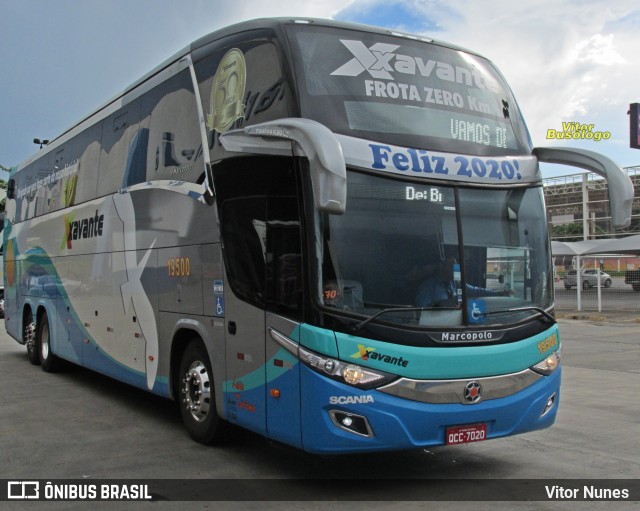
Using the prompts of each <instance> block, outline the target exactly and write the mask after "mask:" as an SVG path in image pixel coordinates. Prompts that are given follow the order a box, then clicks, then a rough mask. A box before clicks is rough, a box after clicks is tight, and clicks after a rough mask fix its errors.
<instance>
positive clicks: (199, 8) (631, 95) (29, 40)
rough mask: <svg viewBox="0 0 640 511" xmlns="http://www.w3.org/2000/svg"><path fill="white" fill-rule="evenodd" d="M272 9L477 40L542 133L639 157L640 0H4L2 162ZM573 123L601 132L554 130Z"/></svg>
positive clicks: (0, 13)
mask: <svg viewBox="0 0 640 511" xmlns="http://www.w3.org/2000/svg"><path fill="white" fill-rule="evenodd" d="M271 16H286V17H293V18H302V17H316V18H331V19H336V20H342V21H355V22H360V23H367V24H370V25H376V26H380V27H384V28H391V29H395V30H402V31H405V32H410V33H413V34H419V35H426V36H429V37H431V38H434V39H439V40H441V41H446V42H450V43H453V44H456V45H458V46H462V47H466V48H469V49H472V50H474V51H475V52H477V53H480V54H482V55H484V56H485V57H487V58H489V59H490V60H491V61H493V62H494V63H495V64H496V65H497V66H498V68H499V69H500V70H501V72H502V74H503V75H504V76H505V78H506V80H507V82H508V83H509V84H510V86H511V88H512V90H513V92H514V94H515V96H516V98H517V100H518V103H519V105H520V108H521V110H522V112H523V114H524V117H525V120H526V121H527V124H528V126H529V130H530V132H531V136H532V139H533V142H534V145H535V146H558V145H560V146H573V147H580V148H584V149H590V150H593V151H598V152H600V153H602V154H604V155H606V156H608V157H609V158H611V159H613V160H614V161H616V162H617V163H618V164H620V165H621V166H633V165H640V150H638V149H631V148H629V117H628V114H627V111H628V109H629V104H630V103H635V102H640V65H639V64H640V59H639V58H638V57H637V55H639V50H638V49H639V48H640V30H638V29H637V28H638V27H639V26H640V5H639V4H638V2H637V0H536V1H533V0H520V1H518V2H514V1H512V0H482V1H480V0H305V1H304V2H297V3H296V4H295V5H291V4H289V5H287V2H283V1H282V0H180V1H175V0H0V64H1V69H2V71H1V74H0V135H1V136H0V164H1V165H3V166H5V167H10V166H13V165H17V164H19V163H20V162H21V161H23V160H25V159H26V158H28V157H29V156H31V155H32V154H33V153H34V152H36V151H38V146H36V145H34V143H33V139H34V138H40V139H52V138H55V136H57V135H58V134H60V133H61V132H63V131H64V130H66V129H67V128H69V127H70V126H72V125H73V124H75V123H76V122H77V121H78V120H80V119H81V118H82V117H84V116H85V115H86V114H88V113H90V112H92V111H93V110H95V109H96V108H97V107H99V106H101V105H103V104H104V103H106V101H107V100H109V99H110V98H112V97H114V96H115V95H116V94H117V93H119V92H120V91H121V90H123V89H124V88H126V87H127V86H128V85H129V84H131V83H132V82H134V81H136V80H137V79H138V78H139V77H141V76H142V75H143V74H145V73H147V72H148V71H150V70H151V69H153V68H154V67H155V66H157V65H158V64H160V63H161V62H163V61H164V60H166V59H167V58H169V57H170V56H171V55H173V54H174V53H176V52H177V51H179V50H181V49H182V48H184V47H186V46H187V45H188V44H189V43H191V42H192V41H194V40H196V39H197V38H199V37H201V36H203V35H205V34H207V33H209V32H212V31H214V30H216V29H218V28H221V27H224V26H227V25H229V24H232V23H236V22H240V21H244V20H249V19H253V18H260V17H271ZM567 122H577V123H581V124H586V125H593V127H592V128H591V131H592V132H593V133H598V132H601V133H602V137H603V139H601V140H600V141H598V142H596V141H594V140H572V141H570V142H568V141H564V140H562V141H558V140H554V139H548V138H547V135H548V130H554V131H556V130H557V131H562V130H563V123H567ZM607 134H609V137H608V139H606V140H605V139H604V137H606V136H607ZM596 136H597V135H596ZM594 138H595V137H594ZM542 172H543V176H544V177H552V176H556V175H565V174H572V173H577V172H579V169H575V168H570V167H560V166H556V165H544V166H543V167H542Z"/></svg>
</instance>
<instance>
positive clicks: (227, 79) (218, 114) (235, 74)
mask: <svg viewBox="0 0 640 511" xmlns="http://www.w3.org/2000/svg"><path fill="white" fill-rule="evenodd" d="M246 81H247V65H246V62H245V60H244V55H243V54H242V52H241V51H240V50H238V49H237V48H234V49H233V50H229V51H228V52H227V54H226V55H225V56H224V57H223V58H222V60H221V61H220V64H218V69H217V70H216V74H215V76H214V77H213V85H212V86H211V104H210V107H209V108H210V112H209V115H208V116H207V126H209V129H210V130H211V131H217V132H218V133H224V132H225V131H228V130H229V128H231V125H232V124H233V123H234V122H235V121H236V120H238V119H240V118H242V117H244V108H245V106H244V105H243V104H242V98H243V97H244V89H245V85H246Z"/></svg>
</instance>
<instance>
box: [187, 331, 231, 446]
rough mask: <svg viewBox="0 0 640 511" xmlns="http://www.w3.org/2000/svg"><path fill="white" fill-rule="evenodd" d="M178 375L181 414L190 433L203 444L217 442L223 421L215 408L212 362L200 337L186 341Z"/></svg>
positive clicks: (220, 435)
mask: <svg viewBox="0 0 640 511" xmlns="http://www.w3.org/2000/svg"><path fill="white" fill-rule="evenodd" d="M179 374H180V381H179V389H180V391H179V393H178V400H179V404H180V414H181V415H182V422H183V423H184V426H185V428H186V429H187V431H188V432H189V435H190V436H191V438H192V439H193V440H195V441H196V442H199V443H201V444H205V445H209V444H213V443H217V442H219V441H220V440H222V437H223V429H224V421H223V420H222V419H221V418H220V417H219V416H218V412H217V410H216V400H215V392H214V386H213V372H212V370H211V361H210V360H209V355H208V354H207V349H206V348H205V346H204V344H203V343H202V341H200V339H192V340H191V341H189V344H188V345H187V347H186V349H185V350H184V353H183V354H182V359H181V361H180V373H179Z"/></svg>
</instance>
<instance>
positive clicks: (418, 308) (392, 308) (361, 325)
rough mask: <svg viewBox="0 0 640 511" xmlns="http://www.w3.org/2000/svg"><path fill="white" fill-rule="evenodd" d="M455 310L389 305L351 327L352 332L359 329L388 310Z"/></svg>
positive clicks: (452, 308) (453, 308)
mask: <svg viewBox="0 0 640 511" xmlns="http://www.w3.org/2000/svg"><path fill="white" fill-rule="evenodd" d="M450 309H451V310H457V309H455V307H391V308H389V309H382V310H381V311H378V312H376V313H375V314H373V315H371V316H369V317H368V318H367V319H365V320H364V321H361V322H360V323H358V324H357V325H354V327H353V328H352V329H351V331H352V332H354V333H355V332H358V331H360V330H361V329H362V328H363V327H364V326H366V325H368V324H369V323H371V322H372V321H373V320H374V319H376V318H377V317H379V316H382V315H383V314H388V313H389V312H423V311H434V310H439V311H441V310H450Z"/></svg>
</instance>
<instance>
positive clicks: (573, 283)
mask: <svg viewBox="0 0 640 511" xmlns="http://www.w3.org/2000/svg"><path fill="white" fill-rule="evenodd" d="M598 271H600V285H601V286H602V287H611V283H612V281H611V275H609V274H608V273H606V272H604V271H602V270H595V269H593V270H582V277H581V278H580V281H581V282H582V289H589V288H591V287H597V286H598ZM577 273H578V272H577V271H576V270H569V271H568V272H567V274H566V276H565V277H564V287H565V289H571V288H572V287H577V285H578V284H577V280H576V275H577Z"/></svg>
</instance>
